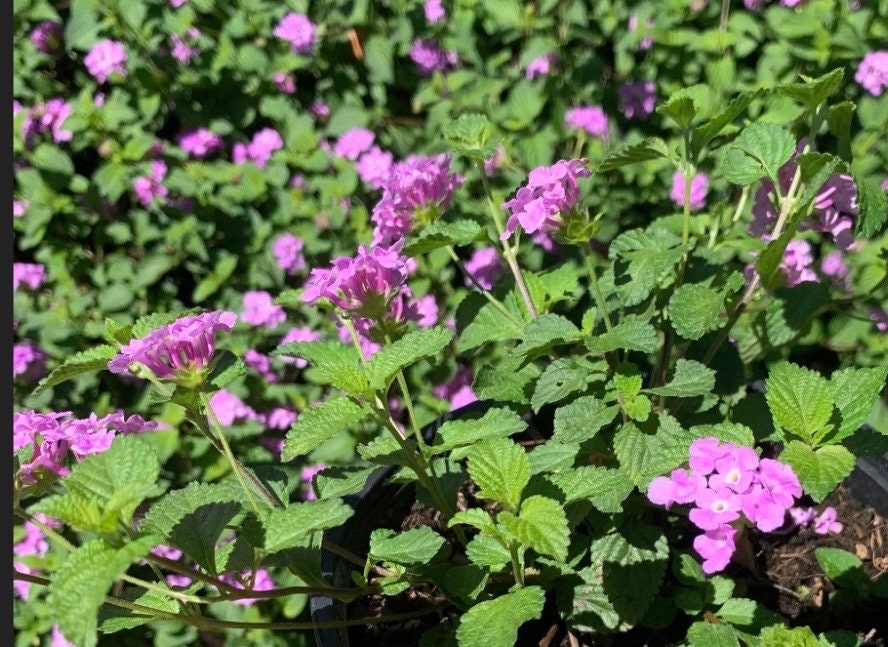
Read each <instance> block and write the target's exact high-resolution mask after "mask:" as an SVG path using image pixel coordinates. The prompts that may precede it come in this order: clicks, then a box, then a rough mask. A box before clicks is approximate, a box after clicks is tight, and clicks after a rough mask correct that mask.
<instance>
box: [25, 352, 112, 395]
mask: <svg viewBox="0 0 888 647" xmlns="http://www.w3.org/2000/svg"><path fill="white" fill-rule="evenodd" d="M115 355H117V349H116V348H115V347H114V346H109V345H107V344H105V345H102V346H95V347H93V348H90V349H89V350H85V351H82V352H79V353H74V354H73V355H71V357H69V358H68V359H66V360H65V362H64V363H63V364H62V365H61V366H57V367H55V368H54V369H53V370H52V371H51V372H50V374H49V375H47V376H46V377H45V378H43V379H42V380H40V382H39V383H38V384H37V388H35V389H34V391H33V393H32V394H31V395H32V396H36V395H39V394H40V393H42V392H43V391H45V390H46V389H48V388H50V387H53V386H56V385H57V384H61V383H62V382H67V381H68V380H72V379H74V378H75V377H79V376H80V375H85V374H86V373H95V372H96V371H103V370H105V369H106V368H108V362H109V361H111V359H112V358H113V357H114V356H115Z"/></svg>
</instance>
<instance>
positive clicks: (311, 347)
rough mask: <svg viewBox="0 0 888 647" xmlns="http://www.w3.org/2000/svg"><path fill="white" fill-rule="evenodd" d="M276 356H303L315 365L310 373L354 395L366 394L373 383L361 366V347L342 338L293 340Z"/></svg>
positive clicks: (311, 375) (319, 379)
mask: <svg viewBox="0 0 888 647" xmlns="http://www.w3.org/2000/svg"><path fill="white" fill-rule="evenodd" d="M271 354H272V356H273V357H301V358H303V359H306V360H307V361H308V362H309V364H310V365H311V369H310V370H309V371H307V372H306V377H307V378H309V379H310V380H311V381H312V382H316V383H318V384H331V385H333V386H335V387H336V388H338V389H341V390H343V391H345V392H346V393H348V394H350V395H364V394H366V393H368V391H369V389H370V383H369V381H368V380H367V377H366V375H364V370H363V369H362V368H361V360H360V357H358V351H357V350H355V348H354V347H353V346H351V345H348V344H342V343H340V342H289V343H286V344H282V345H280V346H279V347H278V348H276V349H275V350H274V351H272V353H271Z"/></svg>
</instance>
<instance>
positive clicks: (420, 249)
mask: <svg viewBox="0 0 888 647" xmlns="http://www.w3.org/2000/svg"><path fill="white" fill-rule="evenodd" d="M481 235H482V232H481V225H479V224H478V223H477V222H475V221H474V220H468V219H462V220H457V221H455V222H444V221H443V220H436V221H435V222H433V223H431V224H430V225H428V226H426V227H423V228H422V230H421V231H420V232H419V233H418V234H417V235H416V236H411V237H409V238H408V239H407V242H406V243H404V248H403V250H402V253H403V254H406V255H408V256H418V255H419V254H427V253H428V252H431V251H434V250H436V249H440V248H442V247H449V246H453V247H462V246H464V245H470V244H471V243H473V242H475V241H476V240H478V239H479V238H480V237H481Z"/></svg>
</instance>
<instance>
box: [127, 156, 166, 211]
mask: <svg viewBox="0 0 888 647" xmlns="http://www.w3.org/2000/svg"><path fill="white" fill-rule="evenodd" d="M166 174H167V165H166V162H164V161H163V160H152V161H151V174H150V175H142V176H139V177H137V178H136V179H135V180H133V192H134V193H135V194H136V198H138V200H139V202H141V203H142V205H144V206H146V207H147V206H149V205H151V204H152V203H153V202H154V201H155V200H161V201H164V200H166V198H167V197H168V196H169V193H170V190H169V189H168V188H167V187H166V186H164V184H163V180H164V178H165V177H166Z"/></svg>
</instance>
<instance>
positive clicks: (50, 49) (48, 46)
mask: <svg viewBox="0 0 888 647" xmlns="http://www.w3.org/2000/svg"><path fill="white" fill-rule="evenodd" d="M62 34H63V32H62V26H61V25H60V24H59V23H57V22H54V21H52V20H44V21H42V22H41V23H40V24H39V25H37V26H36V27H34V30H33V31H32V32H31V43H32V44H33V45H34V47H35V48H36V49H37V51H39V52H43V53H44V54H49V55H50V56H55V55H56V54H58V53H60V52H61V50H62Z"/></svg>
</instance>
